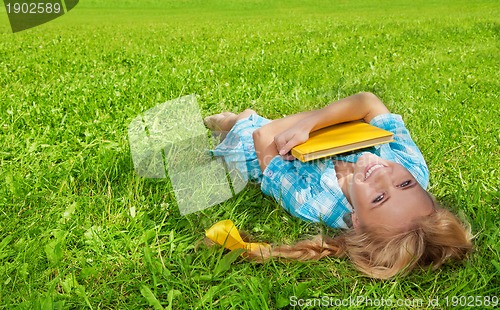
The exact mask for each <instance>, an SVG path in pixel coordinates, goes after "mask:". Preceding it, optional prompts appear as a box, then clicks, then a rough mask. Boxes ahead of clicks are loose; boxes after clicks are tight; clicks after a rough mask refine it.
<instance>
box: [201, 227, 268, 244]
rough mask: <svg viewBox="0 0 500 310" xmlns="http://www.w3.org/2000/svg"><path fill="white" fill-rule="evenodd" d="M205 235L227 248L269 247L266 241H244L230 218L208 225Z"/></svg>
mask: <svg viewBox="0 0 500 310" xmlns="http://www.w3.org/2000/svg"><path fill="white" fill-rule="evenodd" d="M205 235H206V236H207V238H208V239H210V240H212V241H213V242H215V243H217V244H219V245H222V246H223V247H225V248H226V249H228V250H231V251H232V250H236V249H245V250H250V251H252V250H256V249H261V250H262V249H263V248H270V247H271V246H270V245H269V244H267V243H255V242H245V241H243V239H242V238H241V236H240V233H239V232H238V229H237V228H236V227H235V226H234V223H233V222H232V221H231V220H223V221H220V222H217V223H215V224H214V225H213V226H212V227H210V228H209V229H208V230H207V231H206V233H205Z"/></svg>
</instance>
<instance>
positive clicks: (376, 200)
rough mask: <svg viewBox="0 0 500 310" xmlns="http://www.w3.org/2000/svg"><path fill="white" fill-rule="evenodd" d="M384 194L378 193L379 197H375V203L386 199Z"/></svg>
mask: <svg viewBox="0 0 500 310" xmlns="http://www.w3.org/2000/svg"><path fill="white" fill-rule="evenodd" d="M384 197H385V196H384V194H382V195H378V196H377V198H375V199H373V201H372V202H373V203H377V202H381V201H382V200H383V199H384Z"/></svg>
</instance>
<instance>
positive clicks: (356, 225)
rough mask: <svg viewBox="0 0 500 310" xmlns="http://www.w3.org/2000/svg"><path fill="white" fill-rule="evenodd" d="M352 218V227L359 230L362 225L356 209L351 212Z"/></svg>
mask: <svg viewBox="0 0 500 310" xmlns="http://www.w3.org/2000/svg"><path fill="white" fill-rule="evenodd" d="M351 220H352V227H354V230H358V229H359V227H360V224H359V218H358V215H357V214H356V212H354V211H353V212H352V213H351Z"/></svg>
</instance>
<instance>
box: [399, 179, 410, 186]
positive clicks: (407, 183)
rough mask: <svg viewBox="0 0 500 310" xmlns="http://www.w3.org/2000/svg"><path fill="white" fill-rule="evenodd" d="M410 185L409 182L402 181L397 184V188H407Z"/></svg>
mask: <svg viewBox="0 0 500 310" xmlns="http://www.w3.org/2000/svg"><path fill="white" fill-rule="evenodd" d="M410 184H411V180H408V181H404V182H403V183H401V184H399V187H407V186H408V185H410Z"/></svg>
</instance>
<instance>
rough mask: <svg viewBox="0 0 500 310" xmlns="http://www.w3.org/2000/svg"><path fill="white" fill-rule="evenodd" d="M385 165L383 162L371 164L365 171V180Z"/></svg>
mask: <svg viewBox="0 0 500 310" xmlns="http://www.w3.org/2000/svg"><path fill="white" fill-rule="evenodd" d="M384 167H385V166H384V165H381V164H373V165H370V166H369V167H368V168H367V169H366V172H365V181H366V180H367V179H368V178H369V177H370V176H371V175H372V174H373V173H374V172H375V171H376V170H378V169H380V168H384Z"/></svg>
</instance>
